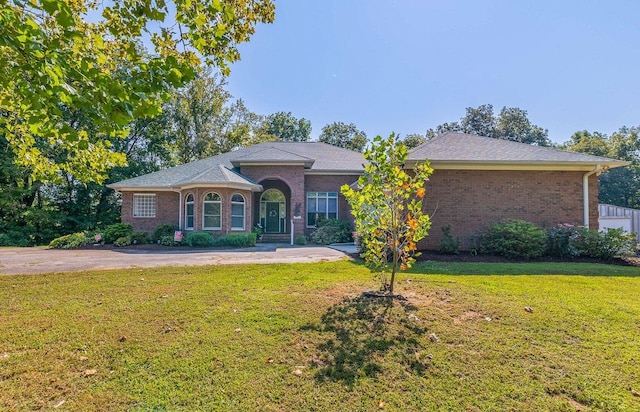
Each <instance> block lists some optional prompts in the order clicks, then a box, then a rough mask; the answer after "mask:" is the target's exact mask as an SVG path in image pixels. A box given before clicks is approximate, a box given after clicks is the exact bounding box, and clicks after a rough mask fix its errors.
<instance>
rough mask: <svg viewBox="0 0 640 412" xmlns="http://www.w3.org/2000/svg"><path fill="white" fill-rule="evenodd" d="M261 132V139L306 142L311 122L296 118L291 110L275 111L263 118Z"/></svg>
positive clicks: (309, 133) (309, 135)
mask: <svg viewBox="0 0 640 412" xmlns="http://www.w3.org/2000/svg"><path fill="white" fill-rule="evenodd" d="M261 134H262V135H263V140H282V141H285V142H307V141H309V138H310V137H311V122H310V121H308V120H307V119H305V118H300V119H298V118H296V117H295V116H294V115H293V114H291V112H287V113H285V112H277V113H273V114H270V115H269V116H267V117H265V118H264V121H263V123H262V127H261Z"/></svg>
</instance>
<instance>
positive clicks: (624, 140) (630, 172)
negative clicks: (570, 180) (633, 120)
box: [562, 126, 640, 208]
mask: <svg viewBox="0 0 640 412" xmlns="http://www.w3.org/2000/svg"><path fill="white" fill-rule="evenodd" d="M562 148H563V149H565V150H570V151H573V152H581V153H588V154H591V155H594V156H604V157H610V158H613V159H620V160H626V161H629V162H631V164H630V165H628V166H625V167H617V168H615V169H611V170H607V171H605V172H603V173H602V174H601V175H600V177H599V181H600V188H599V191H598V199H599V201H600V202H601V203H607V204H612V205H616V206H623V207H630V208H640V128H639V127H624V126H623V127H621V128H620V129H618V131H616V132H615V133H613V134H612V135H611V136H610V137H609V136H607V135H606V134H603V133H599V132H593V133H590V132H588V131H586V130H583V131H580V132H576V133H574V134H573V135H572V136H571V140H570V141H569V142H567V143H565V144H564V145H563V146H562Z"/></svg>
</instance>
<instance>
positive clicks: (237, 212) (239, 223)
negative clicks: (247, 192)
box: [231, 193, 244, 230]
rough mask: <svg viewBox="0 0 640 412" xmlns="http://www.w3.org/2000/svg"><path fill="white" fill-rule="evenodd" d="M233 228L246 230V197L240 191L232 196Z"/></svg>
mask: <svg viewBox="0 0 640 412" xmlns="http://www.w3.org/2000/svg"><path fill="white" fill-rule="evenodd" d="M231 230H244V197H242V195H241V194H239V193H236V194H234V195H233V196H232V197H231Z"/></svg>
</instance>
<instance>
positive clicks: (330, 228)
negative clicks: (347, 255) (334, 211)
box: [311, 219, 352, 245]
mask: <svg viewBox="0 0 640 412" xmlns="http://www.w3.org/2000/svg"><path fill="white" fill-rule="evenodd" d="M311 239H312V240H313V241H314V242H315V243H319V244H322V245H330V244H332V243H345V242H351V241H352V237H351V224H349V222H346V221H344V220H338V219H325V220H321V221H319V222H318V228H317V229H316V230H315V231H314V232H313V233H312V234H311Z"/></svg>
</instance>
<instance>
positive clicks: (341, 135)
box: [318, 122, 368, 152]
mask: <svg viewBox="0 0 640 412" xmlns="http://www.w3.org/2000/svg"><path fill="white" fill-rule="evenodd" d="M318 140H320V141H321V142H324V143H328V144H330V145H334V146H338V147H343V148H345V149H351V150H355V151H356V152H362V151H363V150H364V148H365V146H366V145H367V142H368V140H367V135H366V133H365V132H363V131H362V130H359V129H358V127H357V126H356V125H355V124H353V123H349V124H346V123H342V122H333V123H331V124H328V125H326V126H325V127H323V128H322V132H321V133H320V136H319V137H318Z"/></svg>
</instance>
